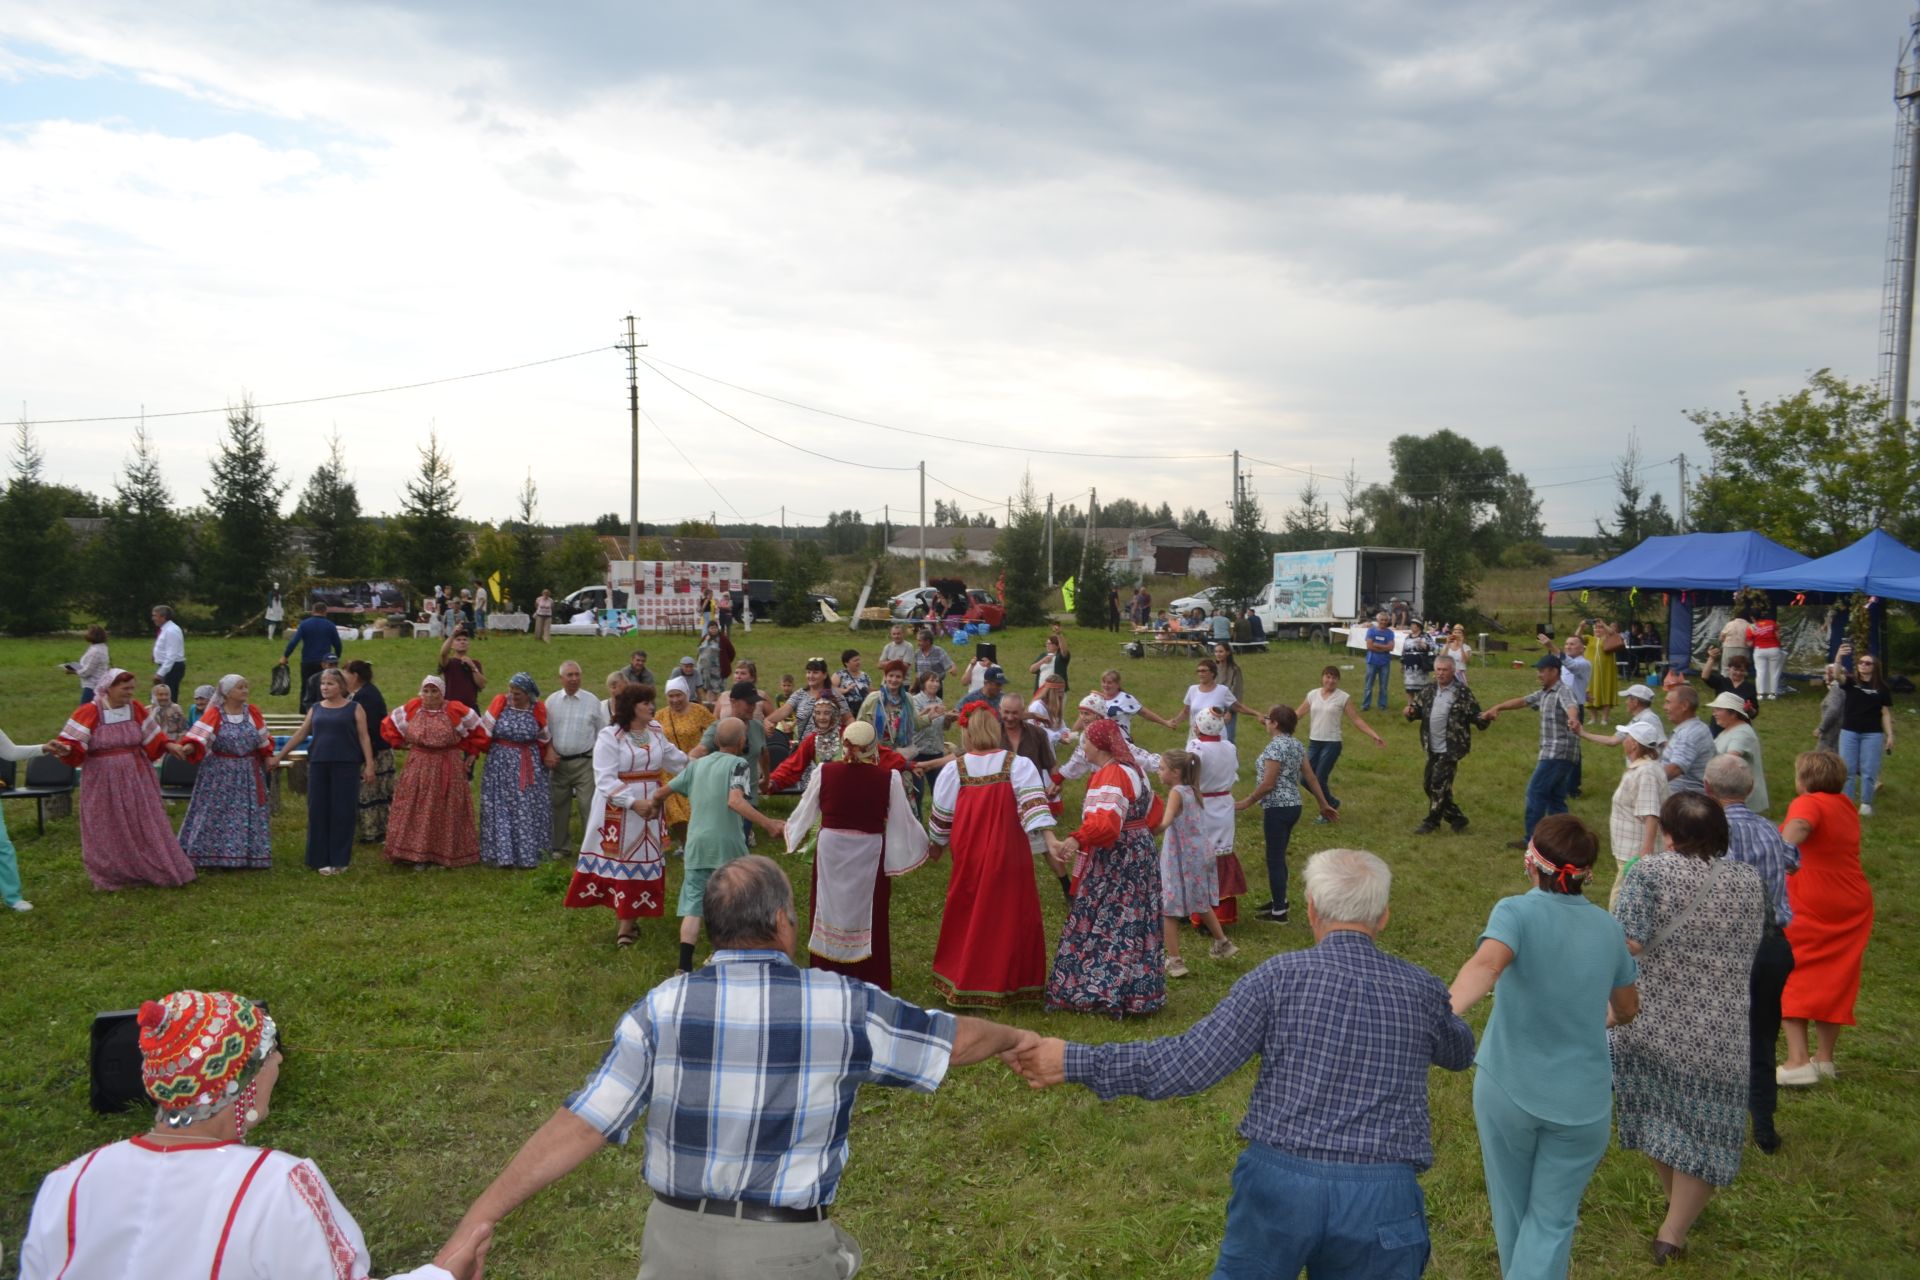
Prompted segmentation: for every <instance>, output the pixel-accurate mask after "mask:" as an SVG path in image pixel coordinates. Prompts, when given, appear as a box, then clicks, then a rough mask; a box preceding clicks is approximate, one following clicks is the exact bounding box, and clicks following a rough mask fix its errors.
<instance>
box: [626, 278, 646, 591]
mask: <svg viewBox="0 0 1920 1280" xmlns="http://www.w3.org/2000/svg"><path fill="white" fill-rule="evenodd" d="M644 345H645V344H644V343H642V342H639V341H638V340H636V339H635V337H634V333H633V313H632V312H631V311H629V312H628V313H627V341H626V345H625V347H624V350H625V351H626V353H627V414H628V417H629V418H630V419H631V421H632V428H633V451H632V456H631V458H630V459H629V465H628V471H627V559H629V560H638V559H639V558H640V348H641V347H642V346H644Z"/></svg>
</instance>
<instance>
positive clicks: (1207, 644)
mask: <svg viewBox="0 0 1920 1280" xmlns="http://www.w3.org/2000/svg"><path fill="white" fill-rule="evenodd" d="M1133 633H1134V639H1135V642H1136V643H1138V644H1140V645H1143V646H1144V647H1145V648H1146V651H1147V652H1148V653H1152V654H1158V655H1159V656H1161V657H1166V656H1168V655H1170V654H1173V655H1181V656H1186V657H1202V656H1205V655H1207V654H1210V653H1212V652H1213V637H1212V636H1208V635H1201V634H1200V633H1199V632H1197V631H1195V632H1186V631H1155V630H1154V629H1153V628H1152V627H1135V628H1134V629H1133Z"/></svg>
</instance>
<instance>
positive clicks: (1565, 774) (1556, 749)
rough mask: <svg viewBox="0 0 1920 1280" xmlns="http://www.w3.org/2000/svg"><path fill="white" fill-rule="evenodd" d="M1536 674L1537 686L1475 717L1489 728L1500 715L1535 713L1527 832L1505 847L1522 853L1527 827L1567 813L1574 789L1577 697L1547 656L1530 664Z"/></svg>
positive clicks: (1577, 756)
mask: <svg viewBox="0 0 1920 1280" xmlns="http://www.w3.org/2000/svg"><path fill="white" fill-rule="evenodd" d="M1533 669H1534V670H1535V671H1536V672H1537V673H1538V674H1539V676H1540V687H1539V688H1538V689H1535V690H1534V691H1533V692H1532V693H1530V694H1528V695H1527V696H1526V697H1524V698H1508V699H1507V700H1506V701H1505V702H1501V703H1496V704H1495V705H1493V706H1491V707H1488V708H1487V710H1486V714H1484V715H1483V716H1481V717H1480V718H1481V719H1482V720H1484V721H1485V722H1486V723H1488V724H1492V723H1493V722H1494V721H1495V720H1497V719H1499V718H1500V713H1501V712H1502V711H1518V710H1519V709H1520V708H1522V707H1532V708H1534V709H1535V710H1537V711H1539V713H1540V759H1539V761H1538V762H1537V763H1535V765H1534V766H1533V776H1532V777H1531V778H1529V779H1527V834H1526V838H1525V839H1523V840H1515V841H1513V842H1512V843H1511V844H1510V845H1508V846H1507V847H1508V848H1511V849H1524V848H1526V847H1527V845H1528V844H1529V843H1530V842H1531V841H1532V840H1533V829H1534V827H1536V826H1538V825H1539V823H1540V819H1542V818H1544V817H1546V816H1547V815H1548V814H1550V813H1565V812H1566V811H1567V796H1568V795H1569V794H1570V793H1571V792H1572V791H1573V789H1574V785H1573V784H1574V781H1575V779H1577V778H1578V777H1579V771H1580V698H1579V695H1577V694H1576V693H1574V691H1573V686H1572V685H1569V684H1568V683H1567V682H1566V681H1564V680H1562V679H1561V678H1560V658H1559V656H1558V655H1557V654H1551V653H1549V654H1547V655H1546V656H1545V657H1543V658H1541V659H1540V661H1538V662H1536V663H1534V664H1533Z"/></svg>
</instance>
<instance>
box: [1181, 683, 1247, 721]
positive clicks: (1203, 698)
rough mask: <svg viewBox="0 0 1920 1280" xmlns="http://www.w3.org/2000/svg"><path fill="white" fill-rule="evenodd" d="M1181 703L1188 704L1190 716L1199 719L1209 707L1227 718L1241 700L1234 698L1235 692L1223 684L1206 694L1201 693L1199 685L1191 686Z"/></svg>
mask: <svg viewBox="0 0 1920 1280" xmlns="http://www.w3.org/2000/svg"><path fill="white" fill-rule="evenodd" d="M1180 701H1181V702H1183V703H1185V704H1186V708H1187V714H1188V715H1190V716H1196V717H1197V716H1198V715H1199V714H1200V713H1201V712H1202V711H1205V710H1206V709H1207V708H1208V707H1212V708H1213V709H1214V710H1215V711H1218V712H1219V713H1220V714H1221V715H1222V716H1225V715H1227V714H1229V713H1230V712H1231V711H1232V710H1233V704H1234V703H1236V702H1238V701H1240V699H1238V698H1236V697H1234V696H1233V690H1231V689H1229V688H1227V686H1225V685H1223V684H1216V685H1214V686H1213V688H1211V689H1209V690H1207V691H1206V692H1205V693H1202V692H1201V691H1200V686H1199V685H1197V684H1190V685H1188V686H1187V693H1186V696H1185V697H1184V698H1182V699H1180Z"/></svg>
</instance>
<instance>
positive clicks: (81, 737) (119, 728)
mask: <svg viewBox="0 0 1920 1280" xmlns="http://www.w3.org/2000/svg"><path fill="white" fill-rule="evenodd" d="M116 678H117V677H116V674H115V673H114V672H111V671H110V672H108V673H107V683H108V684H111V683H113V681H114V680H115V679H116ZM59 741H61V742H63V743H65V744H66V746H67V756H66V759H67V762H68V763H69V764H74V765H80V764H84V765H85V766H86V785H84V786H82V787H81V788H80V861H81V862H82V863H83V864H84V865H85V866H86V868H87V877H88V879H90V880H92V881H93V887H94V888H96V889H126V888H131V887H133V886H135V885H156V886H159V887H161V888H177V887H178V886H180V885H183V884H186V883H187V882H188V881H190V880H192V879H193V876H194V871H193V863H191V862H189V861H188V860H187V856H186V854H184V853H182V852H181V851H180V842H179V841H178V840H175V839H174V837H173V825H172V824H171V823H170V822H168V821H167V806H166V804H165V802H164V801H162V800H161V799H160V781H159V779H158V778H156V777H155V776H154V772H153V762H154V761H155V760H158V759H159V758H160V755H161V753H162V752H164V751H165V750H166V749H167V735H166V732H165V731H164V730H162V729H161V728H160V726H159V724H158V723H156V722H155V720H154V718H153V715H152V714H151V713H150V712H149V711H148V710H147V708H146V707H144V706H142V705H141V704H140V703H138V702H129V703H127V705H126V706H124V707H121V708H119V709H118V710H113V709H111V708H109V707H108V706H107V704H106V703H105V702H104V701H95V702H89V703H88V704H87V705H85V706H84V707H80V708H78V709H77V710H75V711H74V713H73V715H72V717H71V718H70V719H68V721H67V723H66V727H64V728H63V729H61V730H60V737H59Z"/></svg>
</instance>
